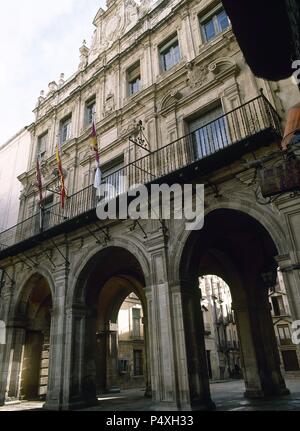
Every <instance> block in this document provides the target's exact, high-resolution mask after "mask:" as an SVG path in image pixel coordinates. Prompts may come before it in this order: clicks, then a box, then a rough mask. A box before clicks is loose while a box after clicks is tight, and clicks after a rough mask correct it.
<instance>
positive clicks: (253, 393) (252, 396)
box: [244, 388, 290, 400]
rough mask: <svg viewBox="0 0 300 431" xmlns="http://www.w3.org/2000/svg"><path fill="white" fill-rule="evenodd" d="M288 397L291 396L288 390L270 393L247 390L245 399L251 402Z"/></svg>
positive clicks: (277, 390) (281, 389) (282, 389)
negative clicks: (260, 399)
mask: <svg viewBox="0 0 300 431" xmlns="http://www.w3.org/2000/svg"><path fill="white" fill-rule="evenodd" d="M286 395H290V391H289V389H287V388H277V389H276V390H274V391H272V392H270V393H266V392H264V391H263V390H261V389H247V390H246V392H245V393H244V397H245V398H247V399H250V400H255V399H259V398H272V397H282V396H286Z"/></svg>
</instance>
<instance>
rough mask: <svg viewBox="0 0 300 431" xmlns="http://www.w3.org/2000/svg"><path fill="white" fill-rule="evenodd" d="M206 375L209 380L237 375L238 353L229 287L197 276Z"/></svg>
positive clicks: (236, 332) (239, 364) (215, 279)
mask: <svg viewBox="0 0 300 431" xmlns="http://www.w3.org/2000/svg"><path fill="white" fill-rule="evenodd" d="M200 289H201V293H202V301H201V305H202V312H203V319H204V329H205V346H206V356H207V365H208V374H209V377H210V379H212V380H224V379H230V378H241V377H242V375H241V358H240V356H241V354H240V348H239V337H238V331H237V326H236V323H235V320H234V313H233V310H232V298H231V294H230V288H229V286H227V284H226V283H225V282H224V280H222V279H221V278H219V277H217V276H215V275H206V276H205V277H203V278H201V279H200Z"/></svg>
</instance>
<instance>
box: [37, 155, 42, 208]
mask: <svg viewBox="0 0 300 431" xmlns="http://www.w3.org/2000/svg"><path fill="white" fill-rule="evenodd" d="M36 180H37V186H38V189H39V198H40V201H39V206H40V208H42V206H43V181H42V169H41V157H40V156H38V157H37V159H36Z"/></svg>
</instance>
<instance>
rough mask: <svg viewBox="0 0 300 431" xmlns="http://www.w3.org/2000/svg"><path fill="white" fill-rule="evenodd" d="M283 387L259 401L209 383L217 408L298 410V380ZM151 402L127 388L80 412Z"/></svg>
mask: <svg viewBox="0 0 300 431" xmlns="http://www.w3.org/2000/svg"><path fill="white" fill-rule="evenodd" d="M287 386H288V388H289V389H290V391H291V395H289V396H284V397H280V398H274V399H267V400H263V401H259V400H252V401H250V400H246V399H245V398H244V397H243V393H244V390H245V388H244V383H243V382H242V381H230V382H221V383H213V384H212V385H211V392H212V397H213V400H214V402H215V403H216V407H217V410H218V411H255V410H259V411H267V410H269V411H270V410H277V411H278V410H281V411H292V410H300V379H287ZM42 407H43V403H38V402H31V403H30V402H24V403H20V404H10V405H7V406H5V407H1V408H0V412H1V411H16V412H17V411H30V410H31V411H32V410H34V411H38V410H41V409H42ZM151 410H152V401H151V400H149V399H147V398H144V396H143V391H141V390H128V391H123V392H122V393H120V394H114V395H112V394H110V395H105V396H103V397H102V398H100V399H99V405H98V406H96V407H91V408H88V409H84V411H151Z"/></svg>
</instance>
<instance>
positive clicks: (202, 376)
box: [181, 279, 215, 410]
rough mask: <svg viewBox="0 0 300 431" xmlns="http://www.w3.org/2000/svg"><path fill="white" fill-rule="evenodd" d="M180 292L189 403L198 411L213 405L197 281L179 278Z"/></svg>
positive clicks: (199, 291)
mask: <svg viewBox="0 0 300 431" xmlns="http://www.w3.org/2000/svg"><path fill="white" fill-rule="evenodd" d="M181 295H182V307H183V321H184V329H185V339H186V350H187V361H188V372H189V386H190V402H191V406H192V408H193V409H197V410H200V409H201V410H202V409H212V408H214V407H215V405H214V403H213V402H212V400H211V396H210V385H209V376H208V368H207V358H206V347H205V336H204V333H205V329H204V320H203V313H202V309H201V290H200V288H199V283H198V281H197V280H191V279H185V280H182V281H181Z"/></svg>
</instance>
